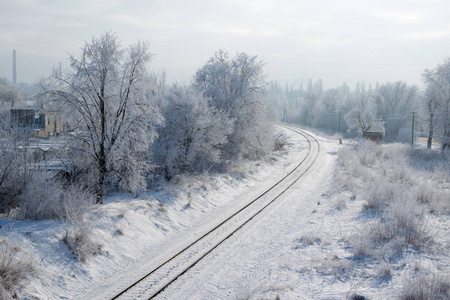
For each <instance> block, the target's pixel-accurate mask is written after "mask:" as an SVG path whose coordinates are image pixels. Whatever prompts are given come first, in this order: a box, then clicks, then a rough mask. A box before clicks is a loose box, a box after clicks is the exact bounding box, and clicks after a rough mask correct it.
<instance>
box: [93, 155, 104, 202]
mask: <svg viewBox="0 0 450 300" xmlns="http://www.w3.org/2000/svg"><path fill="white" fill-rule="evenodd" d="M105 174H106V159H105V158H104V157H103V158H100V159H99V160H98V178H97V188H96V191H95V196H96V200H95V202H96V203H97V204H103V184H104V182H105Z"/></svg>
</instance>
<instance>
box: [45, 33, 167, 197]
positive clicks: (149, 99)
mask: <svg viewBox="0 0 450 300" xmlns="http://www.w3.org/2000/svg"><path fill="white" fill-rule="evenodd" d="M148 48H149V47H148V44H147V43H144V42H137V43H136V44H134V45H131V46H129V47H127V48H123V47H122V46H121V45H120V43H119V41H118V39H117V36H116V35H115V34H112V33H109V32H107V33H105V34H103V35H101V36H100V37H99V38H96V37H94V38H93V39H92V41H91V42H86V44H85V46H84V47H83V48H82V53H81V56H80V58H75V57H74V56H70V66H71V71H70V72H68V73H66V74H63V75H60V74H59V73H58V72H54V74H53V75H52V76H51V77H50V78H49V79H48V80H47V82H46V83H45V84H44V86H43V88H44V90H45V92H46V95H47V96H49V97H50V98H51V99H52V100H53V105H61V106H62V109H63V110H64V111H65V112H67V113H68V114H71V115H72V118H73V122H72V124H71V126H72V129H73V131H72V132H73V135H72V136H73V137H74V140H73V141H72V144H71V146H72V149H73V151H77V150H81V151H82V153H83V155H84V156H83V158H84V162H83V163H84V164H85V166H87V167H90V169H89V170H90V171H91V174H92V176H93V181H94V182H95V183H94V185H95V186H94V187H93V189H94V193H95V195H96V201H97V203H102V196H103V189H104V184H105V180H106V179H107V176H108V179H116V181H118V183H119V185H120V186H121V187H122V188H126V189H128V190H130V191H133V192H135V191H137V190H138V189H142V188H144V187H145V175H146V172H147V171H148V169H149V167H150V165H149V164H148V163H147V160H148V157H147V154H146V153H147V152H148V149H149V146H150V143H151V142H152V140H153V138H154V137H155V135H154V124H155V123H158V122H160V121H161V118H162V117H161V114H160V112H159V109H158V107H156V105H155V104H154V93H152V91H151V87H150V81H149V80H148V72H147V66H148V64H149V62H150V60H151V58H152V55H151V54H150V53H149V49H148Z"/></svg>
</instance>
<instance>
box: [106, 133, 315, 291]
mask: <svg viewBox="0 0 450 300" xmlns="http://www.w3.org/2000/svg"><path fill="white" fill-rule="evenodd" d="M282 126H283V127H285V128H287V129H289V130H292V131H295V132H297V133H298V134H300V135H302V136H303V137H304V138H305V139H306V141H307V143H308V150H307V154H306V155H305V156H304V157H303V159H302V160H301V161H300V162H299V163H298V165H297V166H295V168H293V169H292V170H291V171H290V172H289V173H287V174H286V175H285V176H284V177H283V178H281V179H280V180H279V181H278V182H276V183H275V184H274V185H272V186H271V187H270V188H268V189H267V190H265V191H264V192H263V193H261V194H260V195H259V196H258V197H256V198H255V199H253V200H251V201H249V202H248V203H247V204H246V205H245V206H243V207H241V208H239V209H238V210H237V211H235V212H234V213H233V214H231V215H230V216H228V217H227V218H225V219H224V220H222V221H221V222H220V223H219V224H217V225H215V226H214V227H213V228H211V229H210V230H208V231H206V232H205V233H203V234H201V235H200V236H199V237H198V238H197V239H195V240H194V241H193V242H191V243H189V245H186V246H185V247H183V248H182V249H181V250H179V251H177V252H176V253H175V254H173V255H171V256H170V257H168V258H167V259H165V260H164V262H162V263H160V264H159V265H157V266H155V267H154V268H152V269H151V270H149V271H148V273H147V274H145V275H144V276H142V277H141V278H139V279H138V280H135V281H134V283H133V284H129V285H128V286H127V287H126V288H121V289H120V291H117V292H115V294H114V295H113V296H112V297H111V299H152V298H154V297H155V296H157V295H159V294H160V293H161V292H162V291H163V290H164V289H165V288H166V287H168V286H169V285H170V284H171V283H173V282H174V281H175V280H177V279H178V278H179V277H180V276H182V275H183V274H184V273H186V272H187V271H188V270H189V269H190V268H192V267H193V266H195V265H196V264H197V263H198V262H199V261H200V260H201V259H202V258H204V257H205V256H206V255H208V254H209V253H210V252H211V251H213V250H214V249H216V248H217V247H219V246H220V245H221V244H222V243H223V242H224V241H226V240H227V239H228V238H229V237H230V236H232V235H233V234H234V233H235V232H237V231H238V230H239V229H240V228H242V227H243V226H245V224H247V223H248V222H250V221H251V220H252V219H253V218H254V217H255V216H257V215H258V214H260V213H261V212H262V211H264V209H266V208H267V207H268V206H269V205H270V204H271V203H273V202H274V201H276V200H277V199H278V198H279V197H280V196H281V195H282V194H283V193H284V192H285V191H286V190H288V189H289V188H290V187H291V186H292V185H293V184H295V183H296V182H297V181H298V180H299V179H300V178H302V177H303V176H304V175H305V173H306V172H307V171H308V170H309V169H310V168H311V167H312V166H313V164H314V162H315V161H316V160H317V157H318V155H319V152H320V144H319V142H318V141H317V139H316V138H314V137H313V136H312V135H310V134H309V133H307V132H305V131H303V130H300V129H297V128H293V127H289V126H284V125H282Z"/></svg>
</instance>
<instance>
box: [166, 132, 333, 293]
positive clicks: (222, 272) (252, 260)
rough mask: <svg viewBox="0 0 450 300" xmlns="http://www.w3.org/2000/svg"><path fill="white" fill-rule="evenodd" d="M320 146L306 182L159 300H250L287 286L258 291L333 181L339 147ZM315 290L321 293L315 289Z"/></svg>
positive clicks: (225, 244)
mask: <svg viewBox="0 0 450 300" xmlns="http://www.w3.org/2000/svg"><path fill="white" fill-rule="evenodd" d="M321 146H322V151H321V153H320V156H319V158H318V162H317V163H316V164H315V165H314V166H313V168H312V169H311V170H309V171H308V173H309V175H308V176H305V177H304V178H302V179H301V180H299V181H298V182H297V183H295V184H294V186H292V187H291V188H290V189H289V190H288V192H286V193H285V194H283V195H282V196H281V198H280V199H278V201H277V202H275V203H274V204H273V205H272V206H271V207H270V209H269V210H267V211H264V212H263V213H262V214H260V215H258V216H257V217H255V218H254V219H253V220H252V222H250V223H248V224H247V225H246V226H245V227H244V228H243V229H241V230H239V231H238V232H237V233H236V234H235V235H233V236H232V237H231V238H230V239H229V240H227V241H226V242H225V243H223V244H222V245H221V246H219V248H218V249H216V250H214V251H213V252H212V253H211V254H210V255H208V256H207V257H206V258H204V259H203V260H202V261H201V262H199V263H198V264H197V265H196V266H195V267H194V268H193V269H192V270H190V271H188V272H187V273H186V274H185V275H184V276H183V277H181V278H179V279H178V280H177V281H176V282H175V283H173V284H172V285H171V286H170V287H168V288H167V289H166V290H165V291H164V292H163V293H162V294H161V295H160V298H161V299H224V298H235V297H239V296H242V297H247V296H249V295H251V293H252V291H251V289H253V288H255V289H257V288H264V289H269V290H270V289H275V290H276V289H279V288H280V286H283V283H285V284H289V280H287V279H283V278H277V279H276V280H275V281H276V284H275V285H276V286H273V287H267V286H264V287H261V286H260V287H258V286H257V284H258V282H259V281H260V279H261V280H262V279H263V278H264V277H267V276H270V273H271V269H272V267H273V268H277V266H278V265H279V262H280V257H283V255H285V254H286V253H285V251H286V249H289V248H290V247H291V246H292V239H290V238H287V237H291V236H295V235H296V234H297V233H298V232H299V231H301V229H302V228H305V227H306V226H308V224H307V223H308V222H310V219H311V218H310V217H311V215H313V214H314V211H315V209H316V207H317V206H318V203H317V201H316V200H315V199H317V198H318V197H319V196H320V195H321V194H322V193H323V192H325V191H326V188H327V184H326V182H327V181H328V180H330V178H331V177H332V172H333V166H334V161H335V154H336V151H337V149H338V145H337V143H336V142H334V141H333V142H330V141H326V140H323V139H322V143H321ZM319 222H320V220H319ZM285 280H286V282H284V281H285ZM263 281H264V280H263ZM282 288H283V289H284V288H285V287H284V286H283V287H282ZM304 288H305V291H306V290H310V289H311V287H310V286H305V287H304ZM316 288H320V285H319V286H316ZM243 293H244V294H243ZM246 293H247V294H246Z"/></svg>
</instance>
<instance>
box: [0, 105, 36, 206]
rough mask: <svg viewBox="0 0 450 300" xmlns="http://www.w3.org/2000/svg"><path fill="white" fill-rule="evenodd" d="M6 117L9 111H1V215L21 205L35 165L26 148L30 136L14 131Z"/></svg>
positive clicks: (21, 131)
mask: <svg viewBox="0 0 450 300" xmlns="http://www.w3.org/2000/svg"><path fill="white" fill-rule="evenodd" d="M0 109H1V108H0ZM6 115H9V110H8V111H7V113H6V112H5V111H3V110H0V213H3V212H5V213H9V212H10V211H11V210H12V209H15V208H16V207H17V206H18V205H19V196H20V194H21V193H22V191H23V189H24V188H25V186H26V184H27V182H28V179H29V175H30V173H29V168H30V166H31V164H32V163H33V150H31V149H29V148H28V147H24V145H27V144H29V143H30V141H31V139H30V134H29V133H28V132H27V131H25V130H14V129H12V128H11V124H10V123H9V120H8V118H7V117H6Z"/></svg>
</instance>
